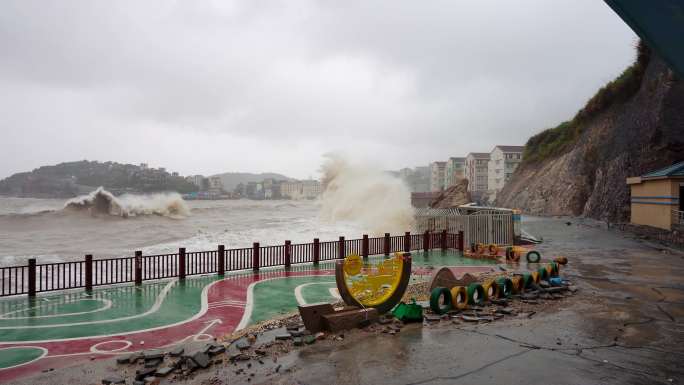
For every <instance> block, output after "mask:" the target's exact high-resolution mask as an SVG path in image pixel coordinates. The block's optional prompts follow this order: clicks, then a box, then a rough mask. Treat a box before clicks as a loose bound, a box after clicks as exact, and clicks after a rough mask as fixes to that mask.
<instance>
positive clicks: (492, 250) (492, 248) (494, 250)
mask: <svg viewBox="0 0 684 385" xmlns="http://www.w3.org/2000/svg"><path fill="white" fill-rule="evenodd" d="M487 250H489V255H497V254H499V246H497V245H495V244H493V243H492V244H490V245H489V246H488V247H487Z"/></svg>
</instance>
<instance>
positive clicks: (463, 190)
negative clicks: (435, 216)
mask: <svg viewBox="0 0 684 385" xmlns="http://www.w3.org/2000/svg"><path fill="white" fill-rule="evenodd" d="M470 202H471V200H470V193H469V192H468V180H467V179H462V180H461V181H460V182H458V183H456V185H454V186H451V187H449V188H448V189H446V190H444V191H442V192H441V193H440V194H439V196H437V198H435V200H434V201H433V202H432V203H431V204H430V207H432V208H435V209H448V208H452V207H458V206H460V205H464V204H466V203H470Z"/></svg>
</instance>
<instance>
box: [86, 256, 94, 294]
mask: <svg viewBox="0 0 684 385" xmlns="http://www.w3.org/2000/svg"><path fill="white" fill-rule="evenodd" d="M85 289H86V291H87V292H90V291H92V290H93V256H92V255H90V254H86V256H85Z"/></svg>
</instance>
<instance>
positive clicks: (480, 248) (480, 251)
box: [475, 243, 485, 254]
mask: <svg viewBox="0 0 684 385" xmlns="http://www.w3.org/2000/svg"><path fill="white" fill-rule="evenodd" d="M475 252H476V253H477V254H484V252H485V245H484V244H482V243H478V244H477V246H476V247H475Z"/></svg>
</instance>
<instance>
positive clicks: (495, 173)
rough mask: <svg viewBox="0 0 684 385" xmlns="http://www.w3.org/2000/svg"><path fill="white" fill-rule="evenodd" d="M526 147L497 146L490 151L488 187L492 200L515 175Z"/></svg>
mask: <svg viewBox="0 0 684 385" xmlns="http://www.w3.org/2000/svg"><path fill="white" fill-rule="evenodd" d="M524 149H525V146H495V147H494V149H492V152H490V153H489V163H487V189H488V190H489V199H490V201H492V202H493V201H494V199H496V195H497V194H498V193H499V191H501V189H503V187H504V186H505V185H506V183H507V182H508V181H509V180H510V179H511V176H513V172H514V171H515V169H516V168H518V165H519V164H520V162H521V161H522V155H523V150H524Z"/></svg>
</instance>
